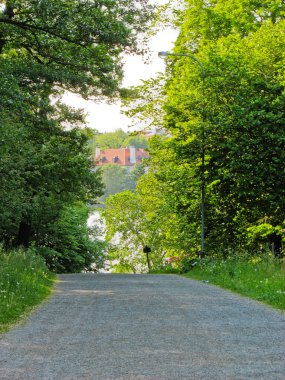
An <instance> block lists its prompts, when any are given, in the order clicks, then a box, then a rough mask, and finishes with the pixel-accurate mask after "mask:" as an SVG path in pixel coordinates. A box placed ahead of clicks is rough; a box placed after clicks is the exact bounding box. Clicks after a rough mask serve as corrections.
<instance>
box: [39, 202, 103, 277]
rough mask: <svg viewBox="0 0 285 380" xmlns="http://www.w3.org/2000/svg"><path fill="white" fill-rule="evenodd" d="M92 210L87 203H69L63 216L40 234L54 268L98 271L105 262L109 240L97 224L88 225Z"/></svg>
mask: <svg viewBox="0 0 285 380" xmlns="http://www.w3.org/2000/svg"><path fill="white" fill-rule="evenodd" d="M88 215H89V210H88V208H87V207H86V206H84V205H83V204H80V203H79V204H74V205H72V206H67V207H65V208H64V209H63V210H62V211H61V213H60V215H59V218H58V219H57V220H56V221H55V222H53V223H50V224H48V225H47V228H46V230H45V234H44V235H41V236H39V237H38V242H37V243H38V245H39V247H37V248H34V250H35V251H36V252H38V253H39V254H40V255H42V256H43V257H44V258H45V260H46V263H47V265H48V267H49V269H50V270H52V271H55V272H59V273H75V272H81V271H83V270H84V271H98V270H99V269H100V268H102V267H103V266H104V260H105V249H106V244H105V243H104V242H103V241H101V240H100V239H99V236H100V234H101V231H100V230H99V228H98V227H97V226H94V227H93V228H92V229H91V228H88V227H87V219H88Z"/></svg>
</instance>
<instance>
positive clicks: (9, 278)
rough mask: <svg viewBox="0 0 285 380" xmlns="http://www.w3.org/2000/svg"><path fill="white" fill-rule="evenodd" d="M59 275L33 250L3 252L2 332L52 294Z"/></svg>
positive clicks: (0, 268) (0, 281)
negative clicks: (56, 275)
mask: <svg viewBox="0 0 285 380" xmlns="http://www.w3.org/2000/svg"><path fill="white" fill-rule="evenodd" d="M54 280H55V275H54V274H52V273H50V272H49V271H48V270H47V267H46V265H45V263H44V261H43V259H42V258H41V257H39V256H38V255H36V254H35V253H34V252H33V251H29V250H28V251H22V250H17V251H12V252H10V253H6V252H4V251H3V250H1V249H0V333H3V332H5V331H7V330H8V329H9V328H10V327H11V326H12V325H13V324H15V323H17V322H19V321H20V320H21V319H22V318H23V317H24V316H25V315H27V313H28V312H29V311H30V310H31V309H32V308H33V307H34V306H36V305H38V304H39V303H40V302H42V301H43V300H44V299H45V298H46V297H47V296H48V295H49V294H50V293H51V290H52V287H53V283H54Z"/></svg>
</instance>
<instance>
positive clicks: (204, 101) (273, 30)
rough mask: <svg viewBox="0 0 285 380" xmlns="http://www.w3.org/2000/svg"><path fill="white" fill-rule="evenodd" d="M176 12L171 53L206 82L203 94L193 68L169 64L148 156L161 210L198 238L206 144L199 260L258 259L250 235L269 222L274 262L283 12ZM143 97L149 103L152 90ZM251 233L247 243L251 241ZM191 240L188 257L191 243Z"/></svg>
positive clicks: (246, 6) (248, 6) (213, 4)
mask: <svg viewBox="0 0 285 380" xmlns="http://www.w3.org/2000/svg"><path fill="white" fill-rule="evenodd" d="M183 4H184V8H183V9H182V10H181V8H180V10H179V12H178V14H179V17H178V19H177V23H178V24H179V25H180V30H181V32H180V35H179V37H178V39H177V41H176V44H175V49H174V52H177V53H187V54H195V57H196V58H198V59H199V60H200V62H202V63H203V66H204V68H205V72H206V78H205V83H204V88H203V82H202V80H201V70H200V67H199V65H197V64H196V63H195V62H194V61H193V60H192V59H190V58H189V57H179V58H178V57H173V58H169V60H168V69H167V70H168V71H167V79H168V80H167V83H166V86H165V91H166V94H167V100H166V102H165V105H164V111H165V113H166V116H165V118H164V126H165V128H166V129H167V130H168V131H169V135H170V136H169V137H168V138H167V139H166V140H161V141H160V142H156V143H155V144H153V145H152V146H151V147H150V152H151V156H152V163H153V165H154V172H155V175H156V177H157V179H158V180H159V181H161V183H165V184H167V186H166V187H163V191H164V192H165V197H166V200H167V203H168V204H169V206H170V207H171V209H172V210H173V212H175V214H176V215H178V216H179V219H180V220H184V221H185V222H186V223H187V225H188V227H185V226H184V227H183V225H181V230H180V231H181V233H182V231H183V230H187V229H188V231H189V232H191V233H190V236H192V237H193V236H194V235H196V236H199V235H198V233H199V230H200V213H199V209H200V205H199V203H200V192H201V189H200V186H201V173H202V171H201V162H202V161H201V152H202V149H203V141H204V137H205V146H204V148H205V180H206V250H207V252H208V253H210V252H215V251H216V252H217V251H222V250H224V251H225V250H227V249H228V248H230V247H231V248H239V249H240V248H244V249H249V248H252V249H257V248H259V246H258V247H257V246H256V244H257V240H258V236H260V234H259V233H258V226H259V225H260V226H262V225H263V224H264V223H268V222H270V223H269V224H270V226H271V228H268V229H267V231H268V234H267V235H266V236H267V239H268V240H269V242H270V243H273V244H274V253H275V254H276V255H280V254H281V239H282V234H283V232H282V225H283V222H284V215H283V214H282V211H281V210H284V199H285V196H284V195H285V194H284V188H285V187H284V175H282V174H283V173H284V168H283V167H284V165H283V163H284V158H285V157H284V151H285V150H284V148H285V147H284V141H285V140H284V77H285V75H284V53H283V46H284V42H285V41H284V11H285V9H284V4H283V2H282V1H268V2H263V3H260V2H254V1H250V0H248V1H243V2H235V1H234V2H233V1H224V0H223V1H222V0H221V1H210V2H209V1H207V2H204V1H200V0H189V1H187V2H183ZM145 91H147V92H148V93H149V94H151V93H152V92H153V91H155V87H150V88H149V89H146V90H145ZM148 100H149V99H148ZM153 106H154V105H153ZM147 107H149V105H145V104H144V103H139V104H135V106H134V107H133V109H131V112H132V113H134V114H138V115H139V116H140V115H142V116H144V112H145V111H146V109H147ZM185 184H186V185H185ZM252 228H256V230H255V231H256V233H255V235H254V236H255V237H256V238H255V239H251V238H250V239H249V235H251V236H252V233H253V230H252ZM269 231H271V232H272V234H271V233H269ZM191 240H192V242H191ZM191 240H188V246H189V249H190V247H191V244H192V243H195V239H194V240H193V239H191ZM253 240H254V244H253V245H252V243H253ZM261 242H262V240H261ZM197 244H198V239H196V245H197Z"/></svg>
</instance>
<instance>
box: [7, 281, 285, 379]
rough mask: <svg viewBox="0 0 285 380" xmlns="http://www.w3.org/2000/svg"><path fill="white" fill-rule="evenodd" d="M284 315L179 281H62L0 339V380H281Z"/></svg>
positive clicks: (284, 367)
mask: <svg viewBox="0 0 285 380" xmlns="http://www.w3.org/2000/svg"><path fill="white" fill-rule="evenodd" d="M284 322H285V315H284V314H281V313H279V312H276V311H273V310H271V309H269V308H267V307H266V306H263V305H261V304H258V303H256V302H253V301H250V300H248V299H246V298H242V297H239V296H237V295H234V294H232V293H230V292H226V291H223V290H220V289H218V288H216V287H212V286H209V285H207V284H204V283H199V282H196V281H191V280H188V279H185V278H181V277H177V276H174V275H173V276H155V275H93V274H77V275H63V276H60V283H59V284H58V286H57V289H56V292H55V294H54V295H53V296H52V297H51V298H50V299H49V301H48V302H47V303H45V304H44V305H43V306H42V307H40V308H39V309H38V310H37V311H36V312H35V313H33V314H32V316H31V317H30V319H29V320H28V322H27V323H25V324H24V325H20V326H18V327H16V328H14V329H13V330H12V331H10V332H9V333H7V334H5V335H3V336H1V338H0V379H1V380H4V379H9V380H14V379H21V380H25V379H36V380H50V379H56V380H71V379H74V380H75V379H76V380H78V379H79V380H81V379H90V380H91V379H92V380H93V379H100V380H114V379H116V380H164V379H171V380H175V379H178V380H180V379H195V380H203V379H207V380H208V379H213V380H218V379H225V380H240V379H245V380H249V379H259V380H261V379H266V380H277V379H282V380H284V379H285V326H284V325H285V323H284Z"/></svg>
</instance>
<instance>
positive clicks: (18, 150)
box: [0, 0, 153, 246]
mask: <svg viewBox="0 0 285 380" xmlns="http://www.w3.org/2000/svg"><path fill="white" fill-rule="evenodd" d="M2 5H3V6H1V7H0V73H1V76H0V82H1V83H0V84H1V97H0V106H1V107H0V116H1V138H2V139H3V138H6V137H7V142H8V145H7V146H4V145H3V144H0V145H1V146H0V149H1V153H2V162H1V163H3V168H2V167H1V168H0V170H1V174H3V176H1V180H0V181H1V182H0V184H1V190H3V192H2V193H1V196H2V198H3V204H2V205H1V207H2V208H1V211H2V215H3V218H2V219H1V220H0V221H1V226H0V233H1V238H2V239H5V241H6V244H7V245H9V244H12V243H13V244H17V245H24V246H28V245H29V244H30V243H31V242H34V243H37V241H39V240H41V239H42V235H43V234H44V233H43V231H44V230H45V228H46V226H47V225H49V224H50V223H56V221H57V220H58V218H59V217H60V214H61V212H62V210H63V209H65V207H67V205H68V204H73V203H74V202H75V201H77V200H79V199H81V200H83V201H87V200H88V199H92V198H94V197H97V196H98V195H100V194H101V187H102V184H101V180H100V175H99V174H98V173H95V172H91V168H92V163H91V159H90V157H89V156H90V152H89V149H88V145H87V137H86V133H84V132H83V133H82V132H81V131H79V130H78V129H76V128H77V127H78V126H81V125H82V123H83V116H82V114H80V112H75V111H74V110H72V109H71V108H69V107H67V106H65V105H63V104H61V103H60V102H59V101H57V102H55V98H59V97H60V95H61V94H62V91H65V90H69V91H73V92H76V93H80V94H81V95H82V96H83V97H85V98H87V97H93V98H96V99H99V98H101V97H102V96H105V97H109V98H112V97H116V96H118V95H120V92H121V88H120V86H121V84H120V82H121V79H122V75H123V71H122V64H121V53H122V52H125V53H134V52H137V53H143V50H144V47H141V46H143V45H140V46H139V44H138V43H137V42H138V40H139V39H138V35H140V36H141V37H142V38H144V37H143V36H144V35H145V33H144V29H145V27H146V26H147V25H148V23H149V22H150V20H151V19H152V14H153V7H152V6H150V5H149V4H148V2H147V1H145V0H142V1H125V0H122V1H109V0H108V1H95V2H93V1H92V2H91V1H84V2H82V1H78V0H74V1H57V0H54V1H41V2H37V1H33V0H30V1H25V2H23V1H18V0H11V1H10V0H7V1H4V2H2ZM66 126H68V127H69V128H66ZM7 169H9V171H8V170H7ZM6 200H9V204H8V205H7V202H6ZM4 216H5V217H4Z"/></svg>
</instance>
